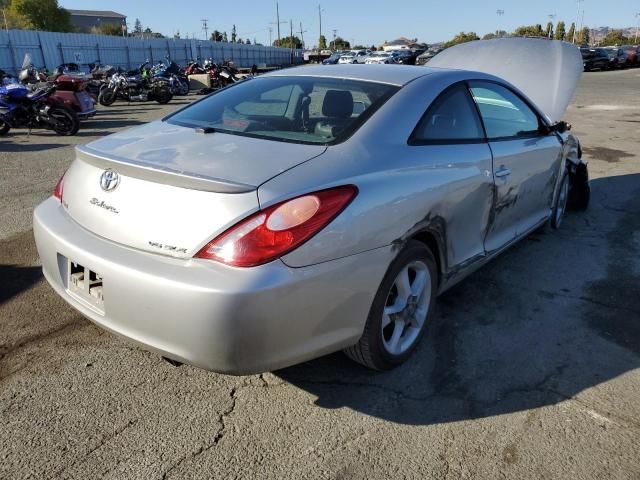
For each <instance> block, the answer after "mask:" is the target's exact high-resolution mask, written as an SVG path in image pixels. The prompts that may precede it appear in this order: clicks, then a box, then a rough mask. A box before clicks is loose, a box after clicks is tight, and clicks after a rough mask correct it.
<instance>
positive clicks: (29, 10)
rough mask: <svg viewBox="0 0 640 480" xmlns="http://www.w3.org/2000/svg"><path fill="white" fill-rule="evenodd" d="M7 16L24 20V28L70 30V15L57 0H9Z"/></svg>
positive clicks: (53, 30) (50, 30)
mask: <svg viewBox="0 0 640 480" xmlns="http://www.w3.org/2000/svg"><path fill="white" fill-rule="evenodd" d="M7 14H8V15H7V16H8V17H11V18H15V19H16V20H18V19H20V21H22V22H24V21H26V22H25V23H26V28H31V29H34V30H45V31H49V32H70V31H72V30H73V27H72V26H71V15H70V14H69V12H68V11H67V10H65V9H64V8H62V7H60V6H59V5H58V0H11V1H10V5H9V8H8V12H7Z"/></svg>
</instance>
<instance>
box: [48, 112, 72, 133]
mask: <svg viewBox="0 0 640 480" xmlns="http://www.w3.org/2000/svg"><path fill="white" fill-rule="evenodd" d="M49 116H50V117H51V118H53V120H54V123H53V125H52V128H53V131H54V132H56V133H57V134H58V135H62V136H64V137H70V136H72V135H75V134H76V133H78V130H79V129H80V120H79V119H78V116H77V115H76V114H75V112H73V111H71V110H69V109H67V108H62V107H54V108H52V109H51V110H50V111H49Z"/></svg>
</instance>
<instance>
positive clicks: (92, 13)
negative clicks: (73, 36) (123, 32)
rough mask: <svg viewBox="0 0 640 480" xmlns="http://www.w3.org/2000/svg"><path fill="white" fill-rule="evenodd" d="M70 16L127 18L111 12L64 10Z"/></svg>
mask: <svg viewBox="0 0 640 480" xmlns="http://www.w3.org/2000/svg"><path fill="white" fill-rule="evenodd" d="M66 10H67V11H68V12H69V13H70V14H71V15H76V16H80V17H105V18H108V17H111V18H127V16H126V15H122V14H121V13H118V12H112V11H111V10H71V9H68V8H67V9H66Z"/></svg>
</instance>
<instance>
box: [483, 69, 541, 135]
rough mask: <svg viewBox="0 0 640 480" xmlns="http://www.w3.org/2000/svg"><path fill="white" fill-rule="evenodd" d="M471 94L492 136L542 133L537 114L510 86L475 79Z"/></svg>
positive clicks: (485, 126) (486, 128)
mask: <svg viewBox="0 0 640 480" xmlns="http://www.w3.org/2000/svg"><path fill="white" fill-rule="evenodd" d="M471 94H472V95H473V99H474V100H475V102H476V104H477V105H478V109H479V110H480V115H482V121H483V122H484V128H485V130H486V132H487V137H488V138H489V139H490V140H495V139H506V138H521V137H535V136H538V135H540V120H539V119H538V116H537V115H536V114H535V112H534V111H533V110H531V109H530V108H529V106H528V105H527V104H526V103H524V101H522V100H521V99H520V97H518V96H517V95H516V94H515V93H513V92H512V91H511V90H509V89H508V88H505V87H503V86H501V85H497V84H495V83H486V82H472V83H471Z"/></svg>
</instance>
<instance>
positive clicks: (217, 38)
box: [209, 30, 222, 42]
mask: <svg viewBox="0 0 640 480" xmlns="http://www.w3.org/2000/svg"><path fill="white" fill-rule="evenodd" d="M209 40H211V41H212V42H221V41H222V33H220V32H219V31H218V30H214V31H213V33H211V37H210V38H209Z"/></svg>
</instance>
